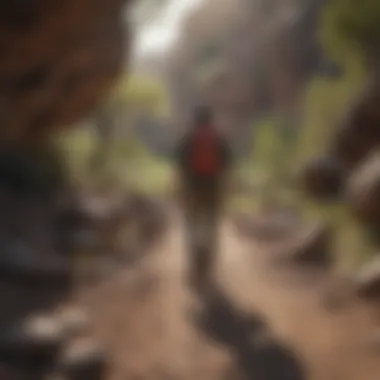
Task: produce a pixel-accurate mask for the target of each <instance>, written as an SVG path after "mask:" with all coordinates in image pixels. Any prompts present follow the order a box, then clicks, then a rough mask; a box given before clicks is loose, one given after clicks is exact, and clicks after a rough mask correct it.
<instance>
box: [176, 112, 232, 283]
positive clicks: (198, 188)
mask: <svg viewBox="0 0 380 380" xmlns="http://www.w3.org/2000/svg"><path fill="white" fill-rule="evenodd" d="M229 163H230V150H229V148H228V146H227V144H226V141H225V139H224V138H223V136H222V134H221V133H220V132H219V131H218V130H217V128H216V126H215V124H214V122H213V117H212V112H211V109H210V108H208V107H199V108H198V109H196V110H195V117H194V119H193V125H192V126H191V128H190V130H189V132H188V133H187V134H186V135H185V136H184V138H183V140H182V141H181V143H180V144H179V147H178V154H177V164H178V175H179V182H180V185H181V190H180V191H181V198H182V206H183V208H184V216H185V233H186V235H187V247H188V249H189V256H190V261H191V262H190V282H191V284H192V285H195V286H198V285H203V284H204V282H205V281H206V282H207V281H208V280H209V278H210V276H211V271H212V270H213V267H214V261H215V255H216V251H217V240H218V233H217V232H218V224H219V223H218V222H219V220H220V216H221V215H220V214H221V208H222V200H223V189H224V183H225V178H226V173H227V169H228V165H229Z"/></svg>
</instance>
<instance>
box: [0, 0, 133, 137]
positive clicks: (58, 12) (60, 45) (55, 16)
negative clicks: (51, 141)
mask: <svg viewBox="0 0 380 380" xmlns="http://www.w3.org/2000/svg"><path fill="white" fill-rule="evenodd" d="M126 2H129V1H128V0H80V1H78V0H64V1H59V2H58V1H49V0H15V1H12V2H1V4H0V27H1V30H2V33H1V37H0V54H1V60H0V110H1V112H0V115H1V116H0V117H1V125H2V128H1V130H0V133H1V135H0V141H7V142H8V141H9V140H11V141H20V140H27V141H29V140H32V139H33V138H40V137H43V136H46V135H48V134H49V133H50V132H51V131H53V130H56V129H57V128H62V127H66V126H68V125H70V124H71V123H73V122H76V121H77V120H78V119H80V118H82V117H84V116H86V115H87V114H88V113H90V112H91V111H92V110H93V109H94V108H95V107H96V106H97V104H98V103H99V101H100V100H101V99H102V98H103V97H104V96H105V95H106V93H107V91H108V90H109V88H110V86H111V85H112V83H113V80H114V79H115V77H116V76H117V74H118V73H119V71H120V69H121V64H122V58H123V50H124V48H125V47H126V45H127V42H126V41H125V39H126V38H127V37H126V35H127V33H126V32H124V31H123V23H122V17H121V15H122V9H123V6H124V5H125V3H126Z"/></svg>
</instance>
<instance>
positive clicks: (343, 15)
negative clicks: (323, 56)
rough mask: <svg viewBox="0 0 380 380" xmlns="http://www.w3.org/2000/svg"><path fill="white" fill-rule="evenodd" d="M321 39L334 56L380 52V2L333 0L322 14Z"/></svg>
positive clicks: (342, 56)
mask: <svg viewBox="0 0 380 380" xmlns="http://www.w3.org/2000/svg"><path fill="white" fill-rule="evenodd" d="M321 32H322V33H321V34H322V40H323V42H324V46H325V47H326V48H327V49H328V51H329V52H330V53H331V54H332V56H333V57H334V58H338V59H347V56H350V55H351V56H352V54H357V53H358V52H359V53H362V54H363V53H364V54H365V55H368V54H370V55H371V54H372V53H374V52H376V53H378V51H379V48H380V3H379V2H378V1H375V0H360V1H358V0H330V1H329V2H328V3H327V5H326V6H325V9H324V12H323V18H322V30H321Z"/></svg>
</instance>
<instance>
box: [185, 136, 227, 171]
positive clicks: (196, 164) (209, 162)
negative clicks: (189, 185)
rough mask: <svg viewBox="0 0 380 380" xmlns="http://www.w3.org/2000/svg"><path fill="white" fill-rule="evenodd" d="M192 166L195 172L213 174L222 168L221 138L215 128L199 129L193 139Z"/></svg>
mask: <svg viewBox="0 0 380 380" xmlns="http://www.w3.org/2000/svg"><path fill="white" fill-rule="evenodd" d="M190 160H191V163H190V166H191V169H192V171H193V172H194V173H195V174H200V175H213V174H215V173H217V172H218V171H219V168H220V152H219V140H218V136H217V134H216V133H215V132H214V131H213V130H209V129H205V130H199V131H198V132H197V133H196V134H195V136H194V139H193V145H192V149H191V156H190Z"/></svg>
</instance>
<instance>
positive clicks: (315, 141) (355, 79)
mask: <svg viewBox="0 0 380 380" xmlns="http://www.w3.org/2000/svg"><path fill="white" fill-rule="evenodd" d="M364 77H365V76H364V73H363V71H362V70H359V69H357V70H346V74H345V75H344V76H343V77H342V78H341V79H339V80H331V79H324V78H314V79H313V80H312V81H311V82H310V83H309V85H308V88H307V91H306V95H305V108H304V120H303V127H302V129H301V131H300V137H299V143H298V152H297V157H298V160H297V163H300V162H303V161H305V160H306V159H308V158H310V157H312V156H314V155H315V154H321V153H323V152H324V150H325V148H326V146H327V144H328V142H329V140H330V139H331V137H332V134H333V132H334V130H335V126H336V124H337V122H338V120H339V118H341V117H342V115H343V114H344V112H345V111H346V107H347V106H348V105H349V102H350V99H351V98H352V97H353V96H354V94H355V93H356V91H358V90H359V89H360V87H361V85H362V83H363V79H364Z"/></svg>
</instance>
